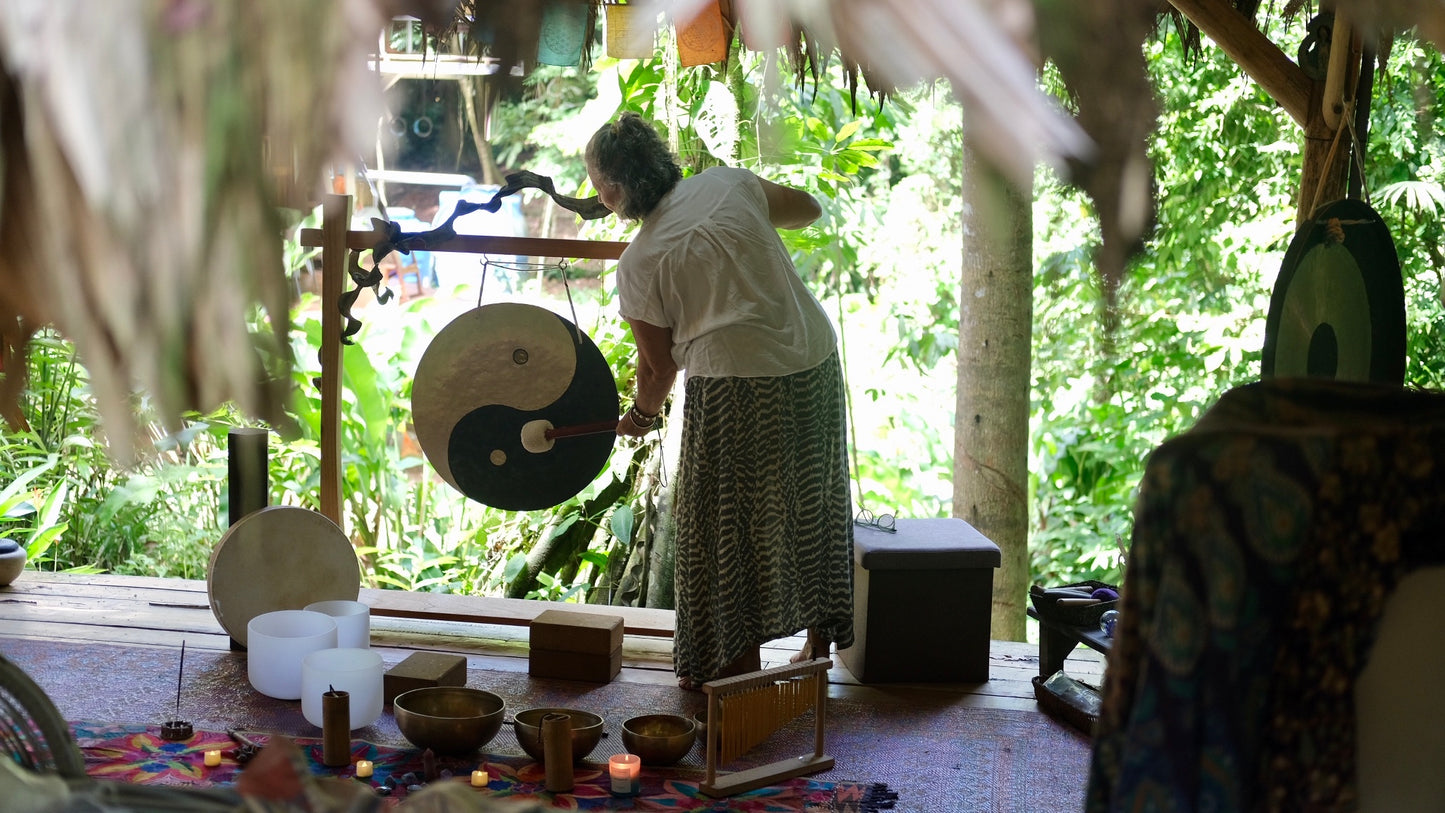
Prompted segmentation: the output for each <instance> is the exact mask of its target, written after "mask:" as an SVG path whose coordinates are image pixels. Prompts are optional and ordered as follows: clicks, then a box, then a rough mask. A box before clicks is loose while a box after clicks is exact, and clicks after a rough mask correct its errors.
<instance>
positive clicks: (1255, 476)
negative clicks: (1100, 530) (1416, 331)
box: [1086, 379, 1445, 813]
mask: <svg viewBox="0 0 1445 813" xmlns="http://www.w3.org/2000/svg"><path fill="white" fill-rule="evenodd" d="M1442 468H1445V394H1440V393H1429V392H1420V391H1411V390H1405V389H1401V388H1397V387H1386V386H1379V385H1371V384H1351V383H1342V382H1332V381H1323V380H1305V379H1294V380H1288V379H1271V380H1267V381H1263V382H1260V383H1256V384H1250V385H1247V386H1244V387H1240V388H1237V389H1235V390H1232V391H1231V392H1229V393H1227V394H1226V395H1225V396H1224V397H1223V398H1221V399H1220V401H1219V402H1218V403H1217V404H1216V405H1215V406H1214V407H1213V408H1212V409H1211V410H1210V411H1209V412H1208V413H1206V414H1205V416H1204V417H1203V418H1202V419H1201V420H1200V422H1199V424H1198V425H1197V426H1196V427H1195V428H1194V429H1192V430H1191V431H1189V432H1187V433H1185V434H1184V435H1181V436H1179V437H1178V438H1175V439H1173V440H1170V441H1168V442H1166V443H1165V444H1163V445H1162V446H1160V447H1159V449H1158V450H1156V451H1155V452H1154V454H1153V455H1152V456H1151V458H1150V460H1149V464H1148V466H1147V469H1146V471H1145V475H1144V481H1143V484H1142V487H1141V493H1140V497H1139V502H1138V506H1137V510H1136V512H1135V513H1136V517H1135V523H1136V524H1135V529H1134V536H1133V542H1132V547H1131V550H1130V554H1129V558H1128V570H1127V573H1126V575H1125V579H1124V585H1123V595H1122V601H1121V604H1122V619H1121V623H1120V626H1119V628H1118V630H1117V632H1116V637H1115V640H1114V647H1113V649H1112V651H1111V652H1110V653H1109V664H1108V671H1107V674H1106V679H1105V689H1104V700H1103V707H1102V709H1101V713H1100V720H1099V726H1098V729H1097V731H1096V741H1095V748H1094V756H1093V764H1092V767H1091V772H1090V782H1089V789H1088V796H1087V806H1086V807H1087V810H1088V811H1091V813H1094V812H1100V811H1123V810H1152V811H1194V810H1238V811H1251V810H1271V811H1273V810H1280V811H1311V810H1351V809H1354V808H1355V806H1356V805H1357V803H1358V796H1357V786H1356V782H1355V704H1354V689H1355V683H1356V680H1357V678H1358V677H1359V675H1360V672H1361V671H1362V670H1363V668H1364V666H1365V664H1366V661H1367V659H1368V656H1369V652H1370V647H1371V645H1372V644H1373V641H1374V637H1375V626H1376V622H1377V621H1378V619H1379V617H1380V615H1381V612H1382V610H1383V607H1384V604H1385V602H1386V600H1387V599H1388V598H1389V596H1390V594H1391V592H1393V590H1394V588H1395V586H1396V585H1397V584H1398V583H1399V581H1400V580H1401V579H1402V578H1403V577H1404V576H1405V575H1407V574H1409V573H1410V572H1412V571H1414V570H1415V569H1417V568H1420V567H1423V566H1426V565H1438V564H1440V563H1442V562H1445V499H1442V493H1445V485H1442V484H1445V470H1442Z"/></svg>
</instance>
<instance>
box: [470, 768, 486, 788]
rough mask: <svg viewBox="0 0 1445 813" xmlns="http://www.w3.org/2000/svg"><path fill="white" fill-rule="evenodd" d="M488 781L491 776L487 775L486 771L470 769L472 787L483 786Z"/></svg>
mask: <svg viewBox="0 0 1445 813" xmlns="http://www.w3.org/2000/svg"><path fill="white" fill-rule="evenodd" d="M490 781H491V777H489V776H487V772H486V771H472V787H474V788H484V787H486V786H487V783H488V782H490Z"/></svg>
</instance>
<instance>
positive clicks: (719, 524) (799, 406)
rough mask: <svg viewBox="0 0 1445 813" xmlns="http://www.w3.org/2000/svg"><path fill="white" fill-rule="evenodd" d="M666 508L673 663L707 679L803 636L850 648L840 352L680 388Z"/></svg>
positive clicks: (849, 514)
mask: <svg viewBox="0 0 1445 813" xmlns="http://www.w3.org/2000/svg"><path fill="white" fill-rule="evenodd" d="M685 386H686V389H685V394H686V398H685V400H684V405H683V429H682V451H681V454H680V456H679V473H678V477H677V483H676V491H675V498H674V502H673V516H674V519H675V521H676V529H677V531H676V533H677V536H676V539H677V559H676V573H675V583H676V592H677V630H676V637H675V639H674V641H673V666H674V669H675V670H676V672H677V674H678V675H680V676H687V677H691V678H693V679H694V680H697V681H705V680H710V679H712V678H714V677H716V676H717V675H718V673H719V672H720V671H721V670H722V669H723V667H724V666H726V665H727V664H729V663H731V662H732V661H734V660H736V659H737V658H739V657H740V656H742V655H744V654H745V653H747V652H748V651H749V650H754V651H755V650H756V649H757V648H758V647H759V646H761V645H762V644H764V643H766V642H768V641H772V640H776V639H778V638H785V637H787V636H789V635H793V634H794V633H797V632H800V631H802V630H804V629H808V628H813V629H816V630H818V631H820V632H821V633H822V634H823V635H825V636H827V637H828V638H829V639H830V640H832V641H833V642H834V643H836V644H837V645H838V646H839V647H840V648H841V647H847V646H849V645H850V644H852V643H853V509H852V498H851V496H850V489H849V473H848V454H847V434H846V431H847V424H846V405H845V401H844V396H843V376H842V368H841V366H840V364H839V362H838V356H837V354H836V353H835V354H834V355H833V356H832V357H830V358H829V359H828V360H827V361H825V362H823V363H822V364H820V365H818V366H817V367H814V368H813V369H811V370H806V371H804V372H801V373H795V374H793V375H787V376H777V377H769V378H704V377H695V378H690V379H688V380H687V384H686V385H685Z"/></svg>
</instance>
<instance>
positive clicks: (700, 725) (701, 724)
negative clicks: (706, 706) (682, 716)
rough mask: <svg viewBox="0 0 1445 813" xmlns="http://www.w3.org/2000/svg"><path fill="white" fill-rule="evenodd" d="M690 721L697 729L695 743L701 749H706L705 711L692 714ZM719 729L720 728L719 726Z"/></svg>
mask: <svg viewBox="0 0 1445 813" xmlns="http://www.w3.org/2000/svg"><path fill="white" fill-rule="evenodd" d="M692 722H693V725H694V727H695V728H696V731H697V744H698V746H699V747H701V748H702V749H703V750H706V749H707V712H706V711H700V712H698V713H697V714H694V715H693V716H692ZM718 730H719V731H721V730H722V729H721V728H719V729H718Z"/></svg>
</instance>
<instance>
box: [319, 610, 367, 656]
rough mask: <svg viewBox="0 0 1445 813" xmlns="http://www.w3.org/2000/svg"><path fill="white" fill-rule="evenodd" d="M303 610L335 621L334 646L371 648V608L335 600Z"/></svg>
mask: <svg viewBox="0 0 1445 813" xmlns="http://www.w3.org/2000/svg"><path fill="white" fill-rule="evenodd" d="M305 609H308V610H311V611H313V612H318V613H323V614H325V615H329V616H331V617H332V618H334V619H336V645H337V646H339V647H341V648H342V649H365V648H367V647H369V646H371V607H369V606H367V605H366V604H365V603H363V602H360V601H346V600H345V599H337V600H335V601H317V602H315V603H312V604H307V605H306V608H305Z"/></svg>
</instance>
